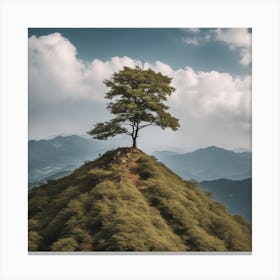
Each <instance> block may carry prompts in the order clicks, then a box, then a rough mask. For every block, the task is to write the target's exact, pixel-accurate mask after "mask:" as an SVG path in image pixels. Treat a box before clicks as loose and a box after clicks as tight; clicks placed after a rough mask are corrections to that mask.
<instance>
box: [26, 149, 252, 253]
mask: <svg viewBox="0 0 280 280" xmlns="http://www.w3.org/2000/svg"><path fill="white" fill-rule="evenodd" d="M123 159H125V160H123ZM46 202H47V203H46ZM28 245H29V250H30V251H36V250H39V251H49V250H55V251H250V250H251V225H250V224H248V222H247V221H246V220H245V219H244V218H243V217H241V216H239V215H235V216H231V215H230V214H229V213H228V212H227V211H226V209H225V207H224V206H223V205H222V204H220V203H217V202H215V201H213V200H211V198H210V197H209V194H208V193H205V192H204V191H202V190H200V189H199V188H198V185H197V183H196V182H189V181H184V180H182V179H181V178H180V177H179V176H177V175H176V174H174V173H173V172H172V171H170V170H169V169H167V168H166V167H165V166H164V165H163V164H161V163H159V162H157V161H156V160H155V159H153V158H152V157H149V156H147V155H145V154H144V153H142V152H141V151H140V150H138V149H132V148H130V149H129V148H120V149H117V150H116V151H108V152H107V153H105V154H104V155H103V156H102V157H100V158H98V159H97V160H96V161H93V162H88V163H86V164H84V165H83V166H81V167H80V168H79V169H77V170H76V171H75V172H73V173H72V174H71V175H69V176H66V177H65V178H63V179H60V180H56V181H53V182H51V183H47V184H46V185H43V186H41V187H38V188H35V189H33V190H31V191H30V193H29V244H28Z"/></svg>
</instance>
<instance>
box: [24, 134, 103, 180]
mask: <svg viewBox="0 0 280 280" xmlns="http://www.w3.org/2000/svg"><path fill="white" fill-rule="evenodd" d="M106 149H107V146H106V145H105V144H103V143H101V142H100V141H95V140H94V139H87V138H84V137H80V136H77V135H72V136H57V137H55V138H53V139H49V140H30V141H28V181H29V184H32V183H33V184H34V183H35V182H39V181H44V180H45V179H47V178H48V177H50V176H54V177H56V178H57V177H58V175H59V174H61V175H63V173H62V172H64V171H68V172H69V171H71V170H74V169H75V168H77V167H78V166H80V165H81V164H82V163H83V162H84V161H85V160H92V159H94V158H96V156H97V155H98V153H102V152H104V151H105V150H106Z"/></svg>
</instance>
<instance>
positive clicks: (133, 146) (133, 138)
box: [132, 137, 137, 148]
mask: <svg viewBox="0 0 280 280" xmlns="http://www.w3.org/2000/svg"><path fill="white" fill-rule="evenodd" d="M132 141H133V144H132V148H137V145H136V137H132Z"/></svg>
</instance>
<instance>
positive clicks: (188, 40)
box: [184, 38, 199, 46]
mask: <svg viewBox="0 0 280 280" xmlns="http://www.w3.org/2000/svg"><path fill="white" fill-rule="evenodd" d="M184 42H185V43H186V44H187V45H194V46H198V45H199V41H198V39H197V38H184Z"/></svg>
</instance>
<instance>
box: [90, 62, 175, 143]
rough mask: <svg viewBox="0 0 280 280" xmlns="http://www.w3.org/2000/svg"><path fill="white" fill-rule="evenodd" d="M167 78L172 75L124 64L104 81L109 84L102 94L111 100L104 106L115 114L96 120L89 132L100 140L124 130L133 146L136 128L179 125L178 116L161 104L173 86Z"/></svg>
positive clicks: (138, 129)
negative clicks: (107, 118) (112, 116)
mask: <svg viewBox="0 0 280 280" xmlns="http://www.w3.org/2000/svg"><path fill="white" fill-rule="evenodd" d="M170 82H171V78H169V77H167V76H164V75H162V74H161V73H156V72H154V71H153V70H151V69H148V70H143V69H141V68H139V67H136V68H129V67H124V69H123V70H121V71H119V72H116V73H114V74H113V76H112V78H111V79H108V80H105V81H104V83H105V85H106V86H107V87H109V88H110V91H109V92H107V94H106V96H105V97H106V98H107V99H109V100H111V102H110V103H109V104H108V106H107V109H109V111H110V112H111V113H112V114H114V115H116V117H115V118H114V119H112V120H111V121H109V122H104V123H97V124H96V125H95V126H94V128H93V129H92V130H91V131H90V132H89V134H90V135H92V136H93V137H94V138H96V139H101V140H104V139H107V138H108V137H113V136H115V135H117V134H127V135H129V136H131V137H132V140H133V147H136V139H137V137H138V133H139V131H140V130H141V129H143V128H145V127H147V126H150V125H157V126H159V127H161V128H162V129H165V128H168V127H169V128H171V129H172V130H176V129H178V127H179V121H178V119H176V118H175V117H173V116H171V114H170V113H168V112H167V110H168V106H166V105H165V104H164V101H166V100H167V96H169V95H171V94H172V92H174V90H175V89H174V88H173V87H171V86H170Z"/></svg>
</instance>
